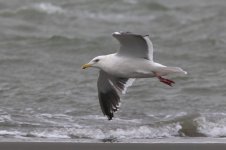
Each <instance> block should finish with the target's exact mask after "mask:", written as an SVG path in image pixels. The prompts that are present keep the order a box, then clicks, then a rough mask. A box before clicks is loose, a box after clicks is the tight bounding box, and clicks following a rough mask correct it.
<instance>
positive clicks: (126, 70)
mask: <svg viewBox="0 0 226 150" xmlns="http://www.w3.org/2000/svg"><path fill="white" fill-rule="evenodd" d="M112 35H113V37H114V38H116V39H117V40H118V41H119V43H120V49H119V50H118V51H117V53H114V54H109V55H102V56H97V57H95V58H93V59H92V60H91V61H90V62H89V63H87V64H84V65H83V66H82V68H83V69H86V68H89V67H94V68H98V69H99V70H100V71H99V78H98V81H97V88H98V97H99V102H100V106H101V110H102V112H103V114H104V115H106V116H107V117H108V119H109V120H111V119H112V118H113V117H114V112H116V111H117V110H118V108H119V105H120V94H121V93H123V94H125V92H126V89H127V87H129V86H131V85H132V83H133V81H134V80H135V79H136V78H152V77H156V78H158V79H159V81H160V82H162V83H164V84H166V85H169V86H172V85H173V84H175V82H174V81H172V80H170V79H167V78H164V77H163V76H166V75H168V74H171V73H183V74H187V72H186V71H184V70H182V69H181V68H179V67H168V66H164V65H162V64H159V63H156V62H154V61H153V45H152V42H151V40H150V39H149V36H148V35H144V36H143V35H139V34H133V33H131V32H114V33H113V34H112Z"/></svg>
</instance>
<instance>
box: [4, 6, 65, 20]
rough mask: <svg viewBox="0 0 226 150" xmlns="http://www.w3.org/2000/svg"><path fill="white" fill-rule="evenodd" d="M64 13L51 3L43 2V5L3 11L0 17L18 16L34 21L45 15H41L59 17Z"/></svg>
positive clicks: (60, 8)
mask: <svg viewBox="0 0 226 150" xmlns="http://www.w3.org/2000/svg"><path fill="white" fill-rule="evenodd" d="M66 13H67V11H66V10H65V9H63V8H62V7H60V6H57V5H53V4H52V3H49V2H43V3H35V4H31V5H27V6H22V7H20V8H18V9H15V10H11V9H4V10H1V11H0V16H2V17H9V18H12V17H16V16H20V17H23V18H34V19H38V18H39V19H40V18H41V17H45V15H43V14H47V15H52V14H56V15H57V14H58V15H61V14H66ZM46 17H47V16H46Z"/></svg>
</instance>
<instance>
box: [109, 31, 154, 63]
mask: <svg viewBox="0 0 226 150" xmlns="http://www.w3.org/2000/svg"><path fill="white" fill-rule="evenodd" d="M112 35H113V37H115V38H116V39H117V40H118V41H119V42H120V45H121V46H120V50H119V51H118V54H119V55H124V56H127V57H138V58H144V59H148V60H151V61H153V45H152V42H151V40H150V39H149V36H148V35H145V36H143V35H138V34H133V33H131V32H114V33H113V34H112Z"/></svg>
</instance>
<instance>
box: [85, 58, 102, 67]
mask: <svg viewBox="0 0 226 150" xmlns="http://www.w3.org/2000/svg"><path fill="white" fill-rule="evenodd" d="M104 58H105V57H104V56H97V57H95V58H93V59H92V60H91V61H90V62H89V63H87V64H84V65H82V69H86V68H89V67H94V68H100V67H101V65H102V63H103V60H104Z"/></svg>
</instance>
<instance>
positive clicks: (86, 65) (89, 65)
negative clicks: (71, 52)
mask: <svg viewBox="0 0 226 150" xmlns="http://www.w3.org/2000/svg"><path fill="white" fill-rule="evenodd" d="M91 66H92V65H91V64H84V65H82V69H86V68H89V67H91Z"/></svg>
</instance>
